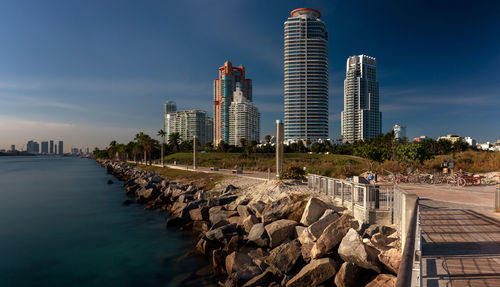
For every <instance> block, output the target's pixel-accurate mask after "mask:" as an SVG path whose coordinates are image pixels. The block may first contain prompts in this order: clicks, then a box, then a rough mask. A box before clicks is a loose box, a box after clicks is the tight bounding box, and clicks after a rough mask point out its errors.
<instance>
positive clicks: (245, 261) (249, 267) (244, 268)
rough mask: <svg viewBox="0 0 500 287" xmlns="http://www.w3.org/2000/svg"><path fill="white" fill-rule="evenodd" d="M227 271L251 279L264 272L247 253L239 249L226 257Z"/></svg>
mask: <svg viewBox="0 0 500 287" xmlns="http://www.w3.org/2000/svg"><path fill="white" fill-rule="evenodd" d="M226 271H227V273H228V274H231V273H237V275H238V277H239V278H241V279H243V280H250V279H252V278H253V277H255V276H257V275H259V274H261V273H262V271H261V270H260V268H259V267H258V266H257V265H255V263H254V262H253V260H252V258H251V257H250V256H248V254H247V253H245V252H238V251H234V252H232V253H231V254H229V255H228V256H227V257H226Z"/></svg>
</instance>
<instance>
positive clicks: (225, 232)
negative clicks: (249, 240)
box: [205, 223, 238, 244]
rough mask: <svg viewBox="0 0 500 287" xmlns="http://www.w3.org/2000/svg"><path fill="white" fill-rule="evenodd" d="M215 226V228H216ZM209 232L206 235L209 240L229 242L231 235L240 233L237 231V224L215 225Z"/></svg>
mask: <svg viewBox="0 0 500 287" xmlns="http://www.w3.org/2000/svg"><path fill="white" fill-rule="evenodd" d="M214 227H215V228H214ZM214 227H212V228H211V229H210V230H209V231H207V233H206V234H205V237H206V238H207V239H208V240H213V241H218V242H220V243H223V244H227V243H228V242H229V240H230V239H231V237H233V236H235V235H238V233H237V232H236V224H234V223H232V224H226V225H223V226H220V227H217V226H214Z"/></svg>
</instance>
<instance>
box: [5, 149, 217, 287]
mask: <svg viewBox="0 0 500 287" xmlns="http://www.w3.org/2000/svg"><path fill="white" fill-rule="evenodd" d="M108 179H112V180H113V182H114V184H110V185H108V184H107V181H108ZM125 199H127V197H126V196H125V191H124V189H123V187H122V183H121V182H118V181H117V180H116V179H115V178H113V177H112V176H111V175H109V174H106V170H105V169H104V168H102V167H100V166H99V165H98V164H97V163H96V162H95V161H93V160H90V159H80V158H72V157H0V286H4V287H5V286H206V285H212V284H213V282H211V279H210V277H209V276H208V275H207V273H208V270H207V267H206V266H207V262H205V261H204V260H203V259H202V258H199V257H197V256H196V255H189V254H186V253H187V252H186V251H187V250H192V248H193V247H194V246H195V244H196V242H195V241H194V240H195V239H194V238H193V237H192V236H191V235H190V234H183V233H181V232H179V231H176V230H166V228H165V220H166V215H165V214H164V213H159V212H156V211H147V210H144V209H143V206H141V205H136V204H133V205H130V206H125V205H123V204H122V202H123V201H124V200H125Z"/></svg>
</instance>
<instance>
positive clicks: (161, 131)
mask: <svg viewBox="0 0 500 287" xmlns="http://www.w3.org/2000/svg"><path fill="white" fill-rule="evenodd" d="M156 135H158V136H160V137H161V138H162V143H161V166H162V167H163V166H164V165H163V146H164V145H165V136H166V135H167V133H166V132H165V131H164V130H159V131H158V133H157V134H156Z"/></svg>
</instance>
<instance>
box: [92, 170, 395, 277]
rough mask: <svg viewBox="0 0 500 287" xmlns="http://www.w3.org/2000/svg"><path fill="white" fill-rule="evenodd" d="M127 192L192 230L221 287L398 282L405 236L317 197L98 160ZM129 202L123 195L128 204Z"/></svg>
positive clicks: (169, 222)
mask: <svg viewBox="0 0 500 287" xmlns="http://www.w3.org/2000/svg"><path fill="white" fill-rule="evenodd" d="M98 162H99V163H100V164H101V165H102V166H103V167H104V168H106V170H107V171H108V173H110V174H113V175H114V176H115V177H116V178H117V179H118V180H121V181H124V183H123V186H124V188H125V192H126V194H127V195H128V196H129V197H131V198H133V199H134V200H135V202H136V203H140V204H145V208H146V209H156V210H163V211H165V212H167V213H168V214H169V218H168V220H167V221H166V226H167V227H168V228H171V227H174V228H180V229H182V230H192V231H193V234H194V235H195V236H198V243H197V244H196V250H197V251H198V252H199V253H201V254H202V255H204V256H205V257H206V258H207V259H208V261H209V262H210V265H211V267H212V272H213V274H214V276H216V277H215V278H220V281H219V285H220V286H228V287H229V286H245V287H250V286H286V287H292V286H308V287H309V286H317V285H325V286H328V285H330V286H394V285H395V282H396V276H397V272H398V268H399V264H400V262H401V250H400V243H399V242H400V241H399V239H398V238H397V234H396V232H395V230H394V229H393V228H391V227H389V226H379V225H372V226H363V225H361V224H359V223H358V222H357V221H356V220H355V219H354V218H353V217H352V216H351V215H350V213H349V212H348V211H346V210H342V209H339V207H338V206H334V205H332V204H331V203H328V202H325V201H323V200H321V199H319V198H318V196H316V195H315V194H314V193H313V192H312V191H311V194H310V196H307V197H304V196H295V195H294V194H290V193H287V192H281V193H280V194H279V196H277V197H276V198H274V200H267V201H263V200H262V197H257V196H254V193H252V191H251V188H250V189H246V190H241V189H239V188H238V187H237V186H233V185H228V186H227V188H225V189H224V190H222V191H210V190H200V189H198V188H197V187H196V186H195V185H189V184H187V185H186V184H184V185H183V184H179V183H176V182H173V181H170V180H169V179H167V178H162V177H160V176H159V175H157V174H155V173H153V172H150V171H145V170H142V169H140V168H136V167H133V166H129V165H126V164H124V163H120V162H114V161H109V160H98ZM130 203H131V201H127V202H124V204H130Z"/></svg>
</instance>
